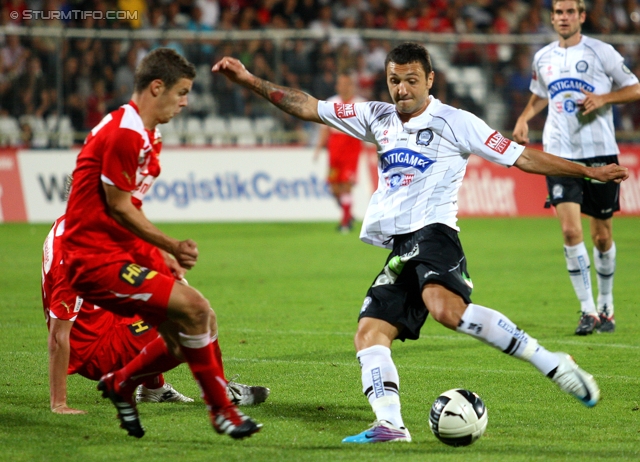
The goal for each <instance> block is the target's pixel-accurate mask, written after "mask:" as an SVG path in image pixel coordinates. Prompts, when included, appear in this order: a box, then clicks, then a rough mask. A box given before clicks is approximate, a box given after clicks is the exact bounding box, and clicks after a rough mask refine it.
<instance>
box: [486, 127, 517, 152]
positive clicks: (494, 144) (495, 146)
mask: <svg viewBox="0 0 640 462" xmlns="http://www.w3.org/2000/svg"><path fill="white" fill-rule="evenodd" d="M484 144H485V145H487V146H488V147H489V148H490V149H491V150H492V151H495V152H497V153H499V154H504V153H505V151H506V150H507V148H508V147H509V145H510V144H511V140H510V139H508V138H505V137H504V136H502V134H500V132H498V131H497V130H496V131H495V132H493V133H492V134H491V136H490V137H489V138H487V141H485V142H484Z"/></svg>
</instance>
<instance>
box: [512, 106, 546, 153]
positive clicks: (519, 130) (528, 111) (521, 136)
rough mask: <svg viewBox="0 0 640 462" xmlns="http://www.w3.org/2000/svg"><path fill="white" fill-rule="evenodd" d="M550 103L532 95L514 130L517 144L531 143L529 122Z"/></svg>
mask: <svg viewBox="0 0 640 462" xmlns="http://www.w3.org/2000/svg"><path fill="white" fill-rule="evenodd" d="M547 104H549V101H548V100H546V99H543V98H540V97H539V96H538V95H535V94H533V95H531V98H529V102H528V103H527V106H526V107H525V108H524V109H523V111H522V114H520V117H518V120H517V121H516V126H515V128H514V129H513V139H514V140H515V141H516V143H522V144H525V143H528V142H529V121H530V120H531V119H533V117H534V116H535V115H536V114H538V113H539V112H540V111H542V110H543V109H544V108H545V107H547Z"/></svg>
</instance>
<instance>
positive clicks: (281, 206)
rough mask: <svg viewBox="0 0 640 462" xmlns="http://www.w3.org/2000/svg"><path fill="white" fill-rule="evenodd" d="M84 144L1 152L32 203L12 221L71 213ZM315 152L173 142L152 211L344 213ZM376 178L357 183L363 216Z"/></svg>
mask: <svg viewBox="0 0 640 462" xmlns="http://www.w3.org/2000/svg"><path fill="white" fill-rule="evenodd" d="M78 151H79V149H78V150H74V149H70V150H64V151H62V150H60V151H3V152H0V157H2V156H5V157H7V158H8V159H13V163H14V164H15V165H16V169H15V171H14V173H15V175H14V176H16V177H19V178H20V180H19V181H18V182H17V183H15V184H12V185H11V189H12V190H22V195H23V196H24V204H25V205H24V206H22V208H23V209H25V210H24V213H23V214H22V215H16V214H13V213H9V214H8V215H7V214H5V217H4V221H25V219H26V221H29V222H51V221H53V220H54V219H55V218H57V217H58V216H59V215H61V214H62V213H64V208H65V203H64V202H63V200H62V198H63V189H64V188H63V185H64V179H65V177H66V175H67V174H69V173H71V172H72V171H73V168H74V165H75V159H76V156H77V154H78ZM312 158H313V151H312V150H311V149H310V148H278V149H274V148H255V149H241V148H228V149H221V148H215V149H213V148H212V149H206V148H205V149H168V148H166V149H164V150H163V152H162V154H161V155H160V163H161V166H162V171H161V174H160V176H159V177H158V179H157V180H156V181H155V182H154V184H153V185H152V186H151V188H150V189H149V190H148V191H147V192H146V195H145V198H144V206H143V207H144V210H145V214H146V215H147V216H148V217H149V218H150V219H151V220H153V221H313V220H317V221H327V220H329V221H338V220H339V217H340V211H339V209H338V207H337V205H336V202H335V199H334V198H333V196H332V195H331V192H330V190H329V187H328V185H327V183H326V176H327V164H326V162H313V161H312ZM7 163H9V162H8V161H7ZM0 180H1V178H0ZM0 183H1V182H0ZM19 183H21V184H19ZM370 185H371V180H370V179H369V178H365V179H364V181H362V186H356V188H355V189H354V206H355V212H356V213H357V214H358V216H364V211H365V209H366V206H367V203H368V201H369V197H370V195H371V187H370ZM5 199H7V204H8V203H9V200H8V198H6V197H5ZM2 205H4V201H3V202H2ZM9 206H10V205H7V209H8V208H9ZM1 220H2V217H1V216H0V221H1Z"/></svg>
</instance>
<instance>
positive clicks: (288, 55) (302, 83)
mask: <svg viewBox="0 0 640 462" xmlns="http://www.w3.org/2000/svg"><path fill="white" fill-rule="evenodd" d="M282 59H283V64H284V68H283V74H284V77H285V83H284V85H286V86H293V87H294V88H304V89H306V91H310V84H311V73H312V71H311V58H310V56H309V44H308V42H305V41H304V40H300V39H298V40H295V41H288V42H286V43H285V53H284V54H283V56H282Z"/></svg>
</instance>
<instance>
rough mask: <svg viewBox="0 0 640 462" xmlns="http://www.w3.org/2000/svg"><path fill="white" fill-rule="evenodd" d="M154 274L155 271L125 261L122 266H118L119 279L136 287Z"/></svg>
mask: <svg viewBox="0 0 640 462" xmlns="http://www.w3.org/2000/svg"><path fill="white" fill-rule="evenodd" d="M156 274H158V273H157V272H156V271H152V270H150V269H149V268H145V267H144V266H140V265H136V264H135V263H125V264H124V266H123V267H122V268H120V279H122V280H123V281H124V282H126V283H127V284H131V285H132V286H133V287H138V286H139V285H140V284H142V283H143V282H144V280H145V279H152V278H153V277H155V275H156Z"/></svg>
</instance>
